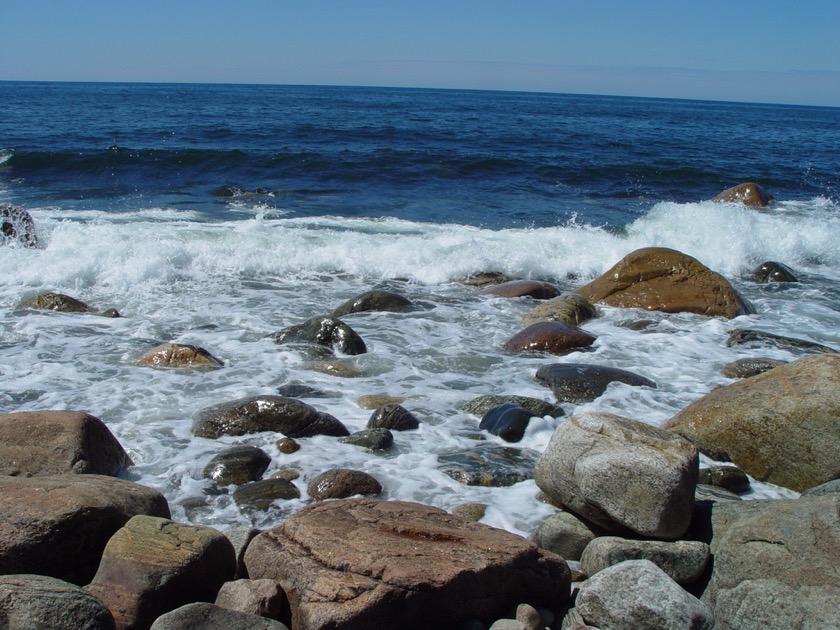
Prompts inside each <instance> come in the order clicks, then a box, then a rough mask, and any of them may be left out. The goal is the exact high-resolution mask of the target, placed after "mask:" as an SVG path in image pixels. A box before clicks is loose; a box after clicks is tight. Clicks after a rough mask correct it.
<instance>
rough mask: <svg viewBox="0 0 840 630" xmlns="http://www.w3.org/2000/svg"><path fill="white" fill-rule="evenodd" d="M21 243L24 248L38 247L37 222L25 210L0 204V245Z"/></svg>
mask: <svg viewBox="0 0 840 630" xmlns="http://www.w3.org/2000/svg"><path fill="white" fill-rule="evenodd" d="M13 242H16V243H20V244H21V245H23V246H24V247H38V237H37V236H36V235H35V222H34V221H33V220H32V217H31V216H30V214H29V213H28V212H27V211H26V210H24V209H23V208H19V207H17V206H11V205H9V204H5V203H3V204H0V245H2V244H9V243H13Z"/></svg>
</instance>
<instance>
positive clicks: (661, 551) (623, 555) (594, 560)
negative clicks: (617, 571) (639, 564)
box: [580, 536, 711, 585]
mask: <svg viewBox="0 0 840 630" xmlns="http://www.w3.org/2000/svg"><path fill="white" fill-rule="evenodd" d="M710 557H711V551H710V549H709V545H707V544H706V543H704V542H701V541H699V540H677V541H675V542H666V541H664V540H630V539H628V538H620V537H618V536H599V537H598V538H595V539H594V540H592V541H591V542H590V543H589V544H588V545H586V548H585V549H584V550H583V553H582V554H581V557H580V568H581V570H582V571H583V572H584V573H585V574H586V575H590V576H591V575H595V574H596V573H598V572H599V571H603V570H604V569H606V568H607V567H611V566H613V565H614V564H618V563H619V562H624V561H625V560H650V561H651V562H653V563H654V564H655V565H656V566H658V567H659V568H660V569H662V570H663V571H665V573H667V574H668V576H669V577H670V578H671V579H672V580H674V581H675V582H676V583H677V584H682V585H686V584H693V583H694V582H696V581H697V580H699V579H700V576H701V575H703V571H704V570H705V569H706V565H707V564H708V563H709V558H710Z"/></svg>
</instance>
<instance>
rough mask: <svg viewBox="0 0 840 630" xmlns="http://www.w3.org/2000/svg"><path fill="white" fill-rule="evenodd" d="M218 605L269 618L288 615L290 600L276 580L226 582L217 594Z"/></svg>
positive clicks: (279, 617) (282, 617)
mask: <svg viewBox="0 0 840 630" xmlns="http://www.w3.org/2000/svg"><path fill="white" fill-rule="evenodd" d="M216 606H221V607H222V608H227V609H228V610H235V611H237V612H242V613H248V614H249V615H259V616H260V617H268V618H269V619H278V620H279V619H284V618H286V617H288V616H289V615H288V611H289V600H288V598H287V597H286V593H284V592H283V589H282V588H280V585H279V584H278V583H277V582H275V581H274V580H245V579H240V580H233V581H232V582H225V583H224V584H222V588H220V589H219V594H218V595H216Z"/></svg>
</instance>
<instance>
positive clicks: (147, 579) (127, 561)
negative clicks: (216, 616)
mask: <svg viewBox="0 0 840 630" xmlns="http://www.w3.org/2000/svg"><path fill="white" fill-rule="evenodd" d="M235 570H236V553H235V552H234V550H233V545H232V544H231V542H230V541H229V540H228V539H227V538H226V537H225V536H224V535H223V534H221V533H220V532H217V531H216V530H214V529H211V528H209V527H201V526H197V525H181V524H179V523H174V522H172V521H170V520H167V519H165V518H155V517H151V516H135V517H134V518H132V519H131V520H130V521H128V522H127V523H126V524H125V526H124V527H123V528H122V529H120V530H119V531H118V532H117V533H115V534H114V535H113V537H111V540H109V541H108V545H107V546H106V547H105V552H104V553H103V554H102V562H101V563H100V565H99V569H98V571H97V572H96V576H95V577H94V578H93V582H91V584H90V585H89V586H88V592H90V593H91V594H92V595H94V596H95V597H98V598H99V599H100V600H102V602H104V603H105V605H106V606H107V607H108V609H109V610H110V611H111V614H112V615H113V616H114V621H115V622H116V626H117V630H140V629H147V628H149V626H151V625H152V623H153V622H154V620H155V619H157V618H158V617H160V616H161V615H162V614H164V613H167V612H169V611H171V610H175V609H176V608H178V607H180V606H183V605H185V604H191V603H193V602H200V601H210V602H212V601H214V600H215V599H216V595H217V594H218V592H219V589H220V588H221V586H222V584H224V583H225V582H227V581H229V580H231V579H232V578H233V575H234V572H235Z"/></svg>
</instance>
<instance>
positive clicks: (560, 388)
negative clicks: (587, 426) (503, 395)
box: [536, 363, 656, 403]
mask: <svg viewBox="0 0 840 630" xmlns="http://www.w3.org/2000/svg"><path fill="white" fill-rule="evenodd" d="M536 379H537V381H539V382H540V383H542V384H543V385H545V386H546V387H550V388H551V391H552V392H554V396H555V398H557V400H558V401H559V402H571V403H581V402H591V401H593V400H595V399H596V398H598V396H600V395H602V394H603V393H604V392H605V391H607V387H608V386H609V384H610V383H615V382H618V383H624V384H625V385H630V386H631V387H652V388H655V387H656V383H654V382H653V381H652V380H650V379H648V378H645V377H644V376H640V375H638V374H636V373H634V372H629V371H627V370H620V369H618V368H611V367H605V366H601V365H590V364H588V363H552V364H550V365H544V366H542V367H541V368H539V369H538V370H537V374H536Z"/></svg>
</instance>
